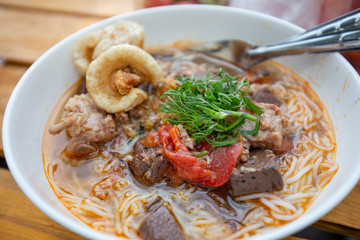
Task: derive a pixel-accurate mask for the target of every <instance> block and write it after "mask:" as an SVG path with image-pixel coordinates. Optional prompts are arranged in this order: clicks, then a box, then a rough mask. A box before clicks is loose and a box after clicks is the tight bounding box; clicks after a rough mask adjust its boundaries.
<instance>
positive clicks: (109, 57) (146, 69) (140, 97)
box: [86, 44, 164, 113]
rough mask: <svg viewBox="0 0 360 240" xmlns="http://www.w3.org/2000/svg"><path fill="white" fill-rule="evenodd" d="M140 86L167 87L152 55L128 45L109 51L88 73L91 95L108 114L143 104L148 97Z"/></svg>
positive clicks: (87, 85) (115, 47)
mask: <svg viewBox="0 0 360 240" xmlns="http://www.w3.org/2000/svg"><path fill="white" fill-rule="evenodd" d="M138 80H140V81H138ZM141 83H151V84H153V85H154V86H158V85H159V84H160V83H164V77H163V74H162V71H161V68H160V67H159V65H158V63H157V62H156V60H155V59H154V58H153V57H152V56H151V55H150V54H149V53H147V52H145V51H144V50H142V49H141V48H139V47H137V46H134V45H129V44H122V45H118V46H113V47H111V48H109V49H108V50H107V51H106V52H104V53H103V54H101V55H100V56H99V57H98V58H97V59H96V60H94V61H93V62H92V63H91V64H90V65H89V68H88V71H87V73H86V88H87V90H88V93H89V95H90V96H91V98H92V99H93V100H94V102H95V104H96V105H97V106H98V107H99V108H101V109H103V110H105V111H106V112H108V113H117V112H126V111H129V110H131V109H132V108H134V107H135V106H137V105H139V104H141V103H142V102H144V101H145V100H146V99H147V93H146V92H145V91H143V90H141V89H139V88H136V87H137V86H138V85H140V84H141Z"/></svg>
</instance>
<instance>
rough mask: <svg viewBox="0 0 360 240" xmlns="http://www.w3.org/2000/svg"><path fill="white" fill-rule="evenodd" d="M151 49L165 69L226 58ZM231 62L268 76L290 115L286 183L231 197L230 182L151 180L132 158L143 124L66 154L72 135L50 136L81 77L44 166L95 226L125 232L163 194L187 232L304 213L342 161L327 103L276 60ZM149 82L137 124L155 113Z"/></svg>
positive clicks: (228, 232)
mask: <svg viewBox="0 0 360 240" xmlns="http://www.w3.org/2000/svg"><path fill="white" fill-rule="evenodd" d="M151 51H152V54H153V56H154V57H155V58H156V59H157V60H158V62H159V64H160V66H162V68H163V70H164V69H167V70H164V75H165V76H169V75H178V74H179V73H181V72H184V71H185V72H186V71H188V72H189V74H191V73H194V72H197V74H199V73H201V74H204V73H206V71H208V70H209V69H216V70H217V69H218V67H219V65H220V66H224V62H222V61H219V60H217V59H212V58H207V57H206V58H204V56H199V55H182V53H181V52H180V51H176V52H177V53H176V57H174V56H173V55H172V54H170V55H168V54H164V51H162V49H161V48H153V49H152V50H151ZM165 65H168V66H171V68H169V67H166V66H165ZM226 68H227V69H226V70H227V71H228V72H229V73H231V74H232V75H240V74H241V75H246V76H248V77H249V79H251V78H252V79H253V82H254V83H253V84H254V87H255V88H256V85H259V84H267V85H268V86H269V87H270V88H271V89H272V91H273V92H274V94H275V96H276V97H278V98H279V99H280V100H281V103H282V104H281V106H280V108H281V110H282V113H283V114H285V115H286V116H287V117H288V121H287V123H286V126H285V128H286V132H287V133H291V134H292V137H293V138H292V141H293V143H294V148H293V149H292V150H291V151H289V152H286V153H283V154H279V155H277V156H278V158H280V162H281V164H280V168H281V174H282V177H283V181H284V188H283V189H282V190H281V191H277V192H273V193H257V194H250V195H245V196H239V197H236V198H234V197H232V196H231V195H230V194H229V193H228V190H227V188H226V185H225V186H222V187H218V188H214V189H211V188H202V187H200V186H197V185H193V184H191V183H184V184H181V185H179V186H176V183H175V184H172V183H167V182H165V181H163V182H161V183H156V184H149V183H148V182H146V181H144V180H143V179H139V178H136V177H134V175H133V174H132V172H131V170H130V169H129V167H128V165H127V161H128V160H129V159H131V158H132V157H133V146H134V144H135V143H136V142H137V141H138V140H139V139H140V138H141V137H142V136H144V135H145V134H146V133H147V132H148V130H149V129H147V130H146V129H145V131H144V132H143V129H141V131H140V132H137V133H136V136H134V137H133V138H130V137H128V136H127V134H126V132H125V131H124V130H122V129H121V126H120V124H118V129H120V134H119V135H118V136H117V137H115V138H114V139H112V140H111V141H109V142H106V143H104V144H102V145H101V147H100V148H99V151H98V152H97V153H95V154H93V155H92V156H90V157H86V158H82V159H71V158H69V157H67V156H66V154H64V149H65V148H66V146H67V144H68V142H69V140H68V137H67V136H66V133H65V131H63V132H61V133H60V134H59V135H56V136H53V135H50V134H49V132H48V128H49V126H50V125H52V124H54V123H56V122H58V121H59V119H60V116H61V113H62V109H63V106H64V105H65V103H66V101H67V100H68V99H69V98H70V97H72V96H73V95H74V94H79V93H82V92H85V91H86V89H85V88H84V80H83V79H81V80H79V81H78V82H77V83H76V84H74V85H73V86H72V87H71V88H70V89H69V90H68V91H67V92H66V93H65V94H64V95H63V96H62V98H61V99H60V101H59V102H58V104H57V105H56V107H55V108H54V110H53V111H52V114H51V116H50V118H49V120H48V123H47V126H46V131H45V134H44V140H43V157H44V168H45V173H46V176H47V178H48V180H49V182H50V184H51V186H52V188H53V189H54V192H55V194H56V195H57V197H58V198H59V200H60V201H61V202H62V204H63V205H64V206H65V207H67V208H68V209H69V211H70V212H71V213H72V214H74V215H75V216H76V217H78V218H79V219H80V220H82V221H83V222H84V223H86V224H87V225H89V226H90V227H91V228H93V229H95V230H99V231H103V232H108V233H112V234H115V235H117V236H120V237H124V238H128V239H140V236H139V233H138V228H139V226H140V224H141V223H142V221H143V220H144V219H145V218H146V217H147V216H148V215H149V214H150V212H149V210H148V209H149V206H151V205H152V204H156V203H157V202H158V201H157V200H158V199H162V202H163V204H165V205H166V206H167V207H168V208H169V209H171V210H172V212H173V214H174V215H175V216H176V218H177V220H178V222H179V223H180V225H181V227H182V230H183V231H184V233H185V235H186V236H187V237H188V238H189V239H224V238H227V239H236V238H243V237H247V236H251V235H253V234H256V233H259V232H261V231H264V230H268V229H270V228H273V227H276V226H278V225H282V224H284V223H287V222H289V221H292V220H295V219H296V218H298V217H299V216H301V214H302V213H304V211H305V210H306V209H307V208H308V207H309V205H310V204H311V202H312V201H313V200H314V199H315V197H316V196H317V195H318V194H319V193H320V191H321V190H322V188H323V187H324V186H325V185H326V184H327V183H328V182H329V181H330V180H331V178H332V177H333V176H334V174H335V173H336V170H337V169H338V165H337V164H336V163H335V153H336V143H335V135H334V131H333V126H332V123H331V120H330V118H329V115H328V113H327V111H326V109H325V108H324V105H323V104H322V102H321V101H320V99H319V98H318V97H317V95H316V93H315V92H314V91H313V90H312V89H311V88H310V87H309V85H308V84H307V83H306V81H305V80H303V79H302V78H300V77H299V76H297V75H296V74H294V73H293V72H292V71H291V70H290V69H288V68H286V67H284V66H282V65H280V64H278V63H276V62H274V61H267V62H264V63H261V64H259V65H257V66H255V67H254V68H253V69H251V70H250V71H249V72H248V73H245V72H244V71H242V70H241V69H238V68H237V67H234V66H233V65H231V64H229V65H227V63H226ZM204 71H205V72H204ZM264 73H265V74H264ZM259 75H261V76H260V77H259ZM144 89H147V90H148V91H149V94H152V97H149V99H148V100H147V101H146V102H145V103H143V106H142V107H141V108H139V111H141V114H143V113H144V112H145V113H146V114H144V115H143V118H142V119H141V120H138V121H134V123H135V124H138V125H139V124H140V123H141V122H142V120H144V121H145V120H146V118H149V117H151V116H155V115H156V114H157V110H158V106H159V102H160V96H161V94H159V91H154V90H153V89H151V86H150V87H149V86H144ZM160 92H161V91H160ZM144 110H145V111H144ZM158 124H160V123H158ZM136 129H140V128H139V126H136Z"/></svg>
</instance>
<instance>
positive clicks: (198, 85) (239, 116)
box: [160, 69, 263, 147]
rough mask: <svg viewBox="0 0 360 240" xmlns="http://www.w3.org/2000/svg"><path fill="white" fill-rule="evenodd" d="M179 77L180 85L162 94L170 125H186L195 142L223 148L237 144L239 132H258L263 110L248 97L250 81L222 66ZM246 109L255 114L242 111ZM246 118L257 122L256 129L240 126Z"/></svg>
mask: <svg viewBox="0 0 360 240" xmlns="http://www.w3.org/2000/svg"><path fill="white" fill-rule="evenodd" d="M177 80H178V81H180V83H181V84H180V85H179V86H177V87H176V88H175V89H172V90H168V91H166V92H165V93H164V94H163V96H162V97H161V98H165V97H166V98H167V100H166V101H165V102H162V103H161V107H160V111H161V112H164V113H168V114H169V116H170V117H169V118H168V119H166V120H168V121H169V122H170V123H171V124H173V125H180V124H181V125H183V126H184V128H185V129H186V130H187V132H188V134H189V136H190V137H191V138H192V139H195V141H196V142H201V141H202V140H203V139H205V140H206V141H207V142H208V143H210V144H211V145H212V146H213V147H221V146H228V145H232V144H234V143H236V142H237V140H238V139H239V137H240V134H242V135H244V136H245V137H249V135H256V134H257V132H258V129H259V126H260V119H259V115H260V114H261V113H262V112H263V110H262V108H260V107H258V106H257V105H255V104H254V103H253V102H251V100H250V99H249V98H248V97H246V95H247V94H248V93H249V91H250V84H249V82H248V81H247V80H246V79H245V78H242V77H239V76H230V75H229V74H228V73H226V72H225V71H224V70H223V69H220V71H219V72H218V73H216V74H215V75H212V76H210V74H206V75H204V77H203V78H194V77H191V78H187V77H184V76H180V77H179V78H177ZM243 108H246V109H247V110H249V111H251V112H253V113H255V114H256V116H254V115H251V114H249V113H245V112H241V111H240V109H243ZM245 119H248V120H251V121H256V124H255V128H254V129H253V130H251V131H249V130H242V129H241V126H242V125H243V124H244V122H245Z"/></svg>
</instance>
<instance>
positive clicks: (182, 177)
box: [43, 21, 338, 239]
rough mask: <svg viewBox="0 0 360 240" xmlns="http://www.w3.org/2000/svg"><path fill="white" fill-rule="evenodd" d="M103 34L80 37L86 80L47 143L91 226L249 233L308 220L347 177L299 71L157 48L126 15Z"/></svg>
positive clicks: (64, 194)
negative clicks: (327, 189)
mask: <svg viewBox="0 0 360 240" xmlns="http://www.w3.org/2000/svg"><path fill="white" fill-rule="evenodd" d="M119 26H120V27H119ZM129 29H130V30H129ZM101 31H102V32H101ZM101 31H100V32H96V33H90V34H88V35H86V36H84V37H83V38H81V39H79V41H78V43H77V45H76V46H75V47H74V64H75V66H76V67H77V69H78V70H79V73H80V74H81V75H82V78H81V79H80V80H79V81H78V82H77V83H76V84H75V85H74V86H72V87H71V89H69V90H68V91H67V92H66V93H65V94H64V96H63V97H62V98H61V99H60V101H59V103H58V104H57V106H56V107H55V108H54V110H53V112H52V114H51V117H50V119H49V121H48V125H47V129H46V131H45V135H44V140H43V155H44V168H45V173H46V176H47V177H48V180H49V182H50V184H51V186H52V188H53V189H54V192H55V193H56V195H57V196H58V198H59V200H60V201H61V202H62V204H64V206H66V207H67V208H68V209H69V211H70V212H71V213H72V214H74V215H75V216H76V217H78V218H79V219H81V220H82V221H83V222H84V223H86V224H87V225H89V226H90V227H91V228H93V229H96V230H99V231H103V232H108V233H112V234H114V235H117V236H119V237H123V238H127V239H238V238H244V237H248V236H251V235H254V234H257V233H260V232H262V231H268V230H270V229H271V228H274V227H276V226H279V225H282V224H285V223H287V222H289V221H292V220H295V219H296V218H298V217H299V216H301V215H302V214H303V213H304V211H305V210H306V209H307V208H308V207H309V205H310V204H311V202H312V201H313V200H314V199H315V198H316V196H317V195H318V194H319V193H320V191H321V190H322V189H323V188H324V186H325V185H326V184H327V183H328V182H329V181H330V180H331V179H332V177H333V176H334V174H335V173H336V171H337V169H338V165H337V164H336V162H335V153H336V142H335V136H334V131H333V126H332V124H331V120H330V118H329V116H328V113H327V111H326V109H325V108H324V105H323V104H322V102H321V101H320V99H319V98H318V97H317V95H316V94H315V92H314V91H313V90H312V89H311V88H310V87H309V85H308V84H307V83H306V81H305V80H303V79H302V78H300V77H299V76H297V75H296V74H294V73H293V72H292V71H291V70H290V69H288V68H286V67H284V66H282V65H280V64H278V63H276V62H274V61H267V62H264V63H261V64H258V65H257V66H255V67H253V68H252V69H250V70H249V71H247V72H245V71H243V70H241V69H239V68H238V67H236V66H234V65H232V64H229V63H226V62H224V61H221V60H218V59H215V58H212V57H208V56H203V55H201V54H197V53H188V52H185V51H183V47H184V46H186V45H188V44H189V42H187V41H179V42H177V43H174V44H172V45H169V46H162V47H151V48H148V49H147V52H149V53H150V54H151V55H149V54H148V53H147V52H145V51H144V50H142V42H143V29H142V27H141V26H139V25H137V24H136V23H132V22H128V21H125V22H120V23H116V24H114V25H113V26H110V27H108V28H106V29H104V30H101ZM119 33H121V34H119ZM99 34H100V35H99ZM124 36H125V37H124ZM114 39H115V40H116V41H115V40H114ZM119 39H120V40H119ZM110 40H112V41H110ZM93 42H95V43H96V44H93ZM109 42H111V44H110V45H109ZM104 46H105V47H104ZM119 56H120V57H119ZM139 59H140V60H139ZM159 69H160V71H159ZM159 74H160V75H161V76H160V77H159ZM240 76H241V77H240ZM159 79H161V81H160V80H159ZM219 82H220V84H219ZM227 86H228V88H227ZM197 88H198V89H199V91H198V92H195V90H194V89H197ZM234 89H236V91H235V90H234ZM210 90H211V91H210ZM132 94H133V95H132ZM131 96H134V98H131ZM109 99H110V100H109ZM112 101H113V102H112ZM197 101H199V103H198V102H197ZM119 102H120V103H121V104H120V106H119V104H118V103H119ZM172 103H173V104H172ZM217 103H219V104H217ZM176 106H178V107H177V108H176ZM119 109H120V110H119ZM209 109H210V110H209ZM214 109H216V110H214ZM220 113H221V114H222V115H221V116H219V115H220ZM209 115H210V116H212V119H211V120H209ZM189 119H190V120H189ZM214 119H215V120H214ZM224 129H225V130H224Z"/></svg>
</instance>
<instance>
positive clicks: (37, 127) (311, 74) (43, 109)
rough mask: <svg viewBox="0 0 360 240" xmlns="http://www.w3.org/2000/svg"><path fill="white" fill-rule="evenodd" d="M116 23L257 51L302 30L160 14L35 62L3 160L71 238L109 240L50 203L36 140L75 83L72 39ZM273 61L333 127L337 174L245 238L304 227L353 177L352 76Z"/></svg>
mask: <svg viewBox="0 0 360 240" xmlns="http://www.w3.org/2000/svg"><path fill="white" fill-rule="evenodd" d="M119 19H130V20H134V21H137V22H139V23H140V24H142V25H143V26H145V29H146V45H152V44H161V43H170V42H173V41H176V40H178V39H181V38H189V39H191V40H194V41H204V40H218V39H227V38H239V39H244V40H248V41H251V42H254V43H258V44H264V43H272V42H275V41H278V40H282V39H284V38H286V37H288V36H290V35H293V34H296V33H299V32H301V31H303V30H302V29H301V28H299V27H296V26H294V25H292V24H290V23H287V22H284V21H282V20H279V19H276V18H274V17H270V16H266V15H263V14H260V13H256V12H250V11H245V10H241V9H235V8H230V7H215V6H173V7H161V8H152V9H146V10H139V11H135V12H131V13H128V14H123V15H120V16H116V17H112V18H109V19H106V20H104V21H101V22H99V23H96V24H94V25H91V26H89V27H87V28H85V29H83V30H81V31H79V32H76V33H74V34H72V35H71V36H69V37H68V38H66V39H64V40H63V41H61V42H60V43H58V44H56V45H55V46H54V47H53V48H51V49H50V50H49V51H47V52H46V53H45V54H44V55H43V56H41V57H40V58H39V59H38V60H37V61H36V62H35V63H34V64H33V65H32V66H31V67H30V68H29V70H28V71H27V72H26V73H25V74H24V76H23V77H22V78H21V80H20V81H19V83H18V85H17V86H16V88H15V89H14V91H13V93H12V95H11V98H10V100H9V103H8V106H7V108H6V112H5V117H4V122H3V143H4V151H5V157H6V161H7V163H8V166H9V168H10V170H11V173H12V174H13V176H14V178H15V180H16V182H17V183H18V185H19V186H20V188H21V189H22V190H23V191H24V193H25V194H26V195H27V197H28V198H30V200H31V201H32V202H33V203H34V204H35V205H36V206H37V207H38V208H40V209H41V210H42V211H43V212H45V213H46V214H47V215H48V216H50V217H51V218H52V219H54V220H55V221H56V222H58V223H60V224H61V225H63V226H65V227H66V228H68V229H70V230H71V231H73V232H75V233H77V234H80V235H82V236H84V237H87V238H91V239H105V238H111V237H110V236H108V235H106V234H104V233H100V232H96V231H94V230H92V229H90V228H89V227H87V226H86V225H85V224H83V223H82V222H81V221H79V220H78V219H77V218H75V217H74V216H73V215H71V214H70V213H69V212H68V211H67V210H66V208H65V207H64V206H63V205H62V204H61V203H60V202H59V201H58V200H57V198H56V196H55V194H54V192H53V191H52V189H51V188H50V186H49V183H48V180H47V179H46V177H45V174H44V169H43V160H42V138H43V133H44V129H45V124H46V122H47V119H48V117H49V114H50V112H51V110H52V109H53V107H54V106H55V104H56V103H57V101H58V100H59V98H60V97H61V96H62V94H63V93H64V92H65V91H66V90H67V89H68V88H69V87H70V86H71V85H72V84H73V83H74V82H75V81H77V80H78V75H77V73H76V71H75V68H74V66H73V64H72V60H71V51H72V47H73V45H74V43H75V40H76V39H77V38H78V37H79V36H81V35H83V34H85V33H87V32H89V31H92V30H94V29H98V28H103V27H105V26H107V25H109V24H111V23H113V22H114V21H116V20H119ZM279 61H280V62H281V63H283V64H285V65H287V66H289V67H290V68H291V69H293V70H294V71H295V72H296V73H298V74H299V75H301V76H302V77H304V78H305V79H307V80H308V81H309V83H310V85H311V87H313V89H314V90H315V91H316V92H317V94H318V95H319V97H320V98H321V100H322V101H323V102H324V104H325V105H326V107H327V109H328V111H329V113H330V116H331V118H332V121H333V124H334V128H335V134H336V141H337V144H338V149H337V159H336V161H337V162H338V163H339V165H340V168H339V170H338V172H337V173H336V175H335V177H334V178H333V180H332V181H331V182H330V183H329V184H328V185H327V186H326V188H325V189H324V190H323V191H322V192H321V194H320V196H319V197H318V198H317V199H316V201H315V202H314V203H313V204H312V206H311V207H310V208H309V209H308V210H307V211H306V213H305V214H304V215H303V216H301V217H300V218H299V219H297V220H296V221H294V222H291V223H289V224H286V225H284V226H281V227H278V228H276V229H275V230H273V231H270V232H268V233H266V234H263V235H257V236H255V237H254V238H253V239H279V238H282V237H285V236H288V235H291V234H293V233H295V232H297V231H300V230H301V229H303V228H305V227H307V226H309V225H310V224H312V223H314V222H315V221H317V220H318V219H320V218H321V217H322V216H324V215H325V214H326V213H327V212H329V211H330V210H331V209H332V208H334V207H335V206H336V205H337V204H338V203H340V201H341V200H342V199H343V198H344V197H345V196H346V195H347V194H348V193H349V192H350V190H351V189H352V188H353V187H354V186H355V184H356V183H357V182H358V180H359V177H360V148H359V147H358V136H359V135H360V125H359V122H358V119H359V118H360V103H358V100H359V99H360V98H359V96H360V81H359V76H358V75H357V73H356V72H355V71H354V70H353V68H352V67H351V65H350V64H349V63H348V62H347V61H346V60H344V58H343V57H341V56H340V55H339V54H326V55H303V56H296V57H286V58H280V59H279Z"/></svg>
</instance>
